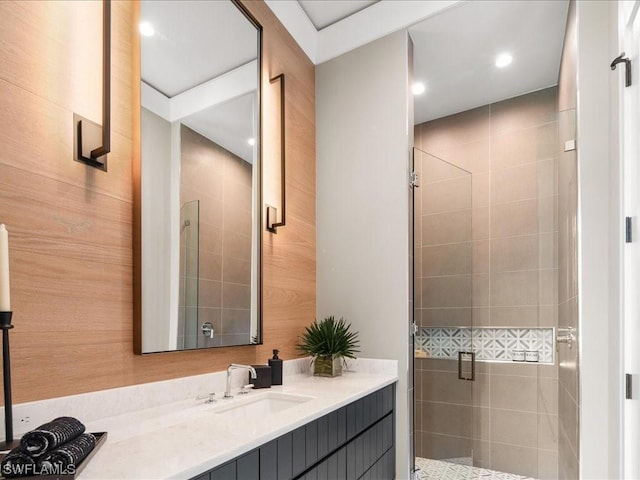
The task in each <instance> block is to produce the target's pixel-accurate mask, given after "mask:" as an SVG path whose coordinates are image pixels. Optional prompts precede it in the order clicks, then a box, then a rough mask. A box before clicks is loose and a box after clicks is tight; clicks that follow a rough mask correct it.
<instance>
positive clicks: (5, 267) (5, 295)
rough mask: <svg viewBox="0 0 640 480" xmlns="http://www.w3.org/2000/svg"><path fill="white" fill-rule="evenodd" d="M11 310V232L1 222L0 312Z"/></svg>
mask: <svg viewBox="0 0 640 480" xmlns="http://www.w3.org/2000/svg"><path fill="white" fill-rule="evenodd" d="M10 311H11V299H10V294H9V233H8V232H7V227H5V226H4V223H1V224H0V312H10Z"/></svg>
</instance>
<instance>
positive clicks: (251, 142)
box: [247, 138, 256, 147]
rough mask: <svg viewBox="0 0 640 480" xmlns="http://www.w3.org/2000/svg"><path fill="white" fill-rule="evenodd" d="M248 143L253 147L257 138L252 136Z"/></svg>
mask: <svg viewBox="0 0 640 480" xmlns="http://www.w3.org/2000/svg"><path fill="white" fill-rule="evenodd" d="M247 143H248V144H249V145H251V146H252V147H253V146H254V145H255V144H256V139H255V138H250V139H249V140H247Z"/></svg>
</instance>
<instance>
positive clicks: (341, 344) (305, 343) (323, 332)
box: [296, 315, 360, 358]
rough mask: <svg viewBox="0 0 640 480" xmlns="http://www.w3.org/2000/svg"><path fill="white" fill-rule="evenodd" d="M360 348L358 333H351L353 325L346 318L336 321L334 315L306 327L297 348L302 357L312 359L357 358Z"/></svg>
mask: <svg viewBox="0 0 640 480" xmlns="http://www.w3.org/2000/svg"><path fill="white" fill-rule="evenodd" d="M358 346H359V345H358V333H357V332H352V331H351V324H349V323H347V322H346V321H345V320H344V318H341V319H340V320H337V321H336V319H335V318H334V317H333V315H332V316H330V317H326V318H325V319H324V320H321V321H317V320H316V321H314V322H313V323H312V324H311V325H309V326H308V327H306V329H305V332H304V334H303V335H302V336H301V337H300V338H299V342H298V344H297V345H296V348H297V349H298V350H299V351H300V353H301V355H306V356H311V357H319V356H331V357H333V358H335V357H345V358H356V357H355V353H357V352H359V351H360V350H358Z"/></svg>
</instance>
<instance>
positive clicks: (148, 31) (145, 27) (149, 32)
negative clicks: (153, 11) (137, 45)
mask: <svg viewBox="0 0 640 480" xmlns="http://www.w3.org/2000/svg"><path fill="white" fill-rule="evenodd" d="M138 28H139V29H140V35H143V36H145V37H151V36H153V34H154V33H156V31H155V29H154V28H153V25H151V24H150V23H149V22H140V25H138Z"/></svg>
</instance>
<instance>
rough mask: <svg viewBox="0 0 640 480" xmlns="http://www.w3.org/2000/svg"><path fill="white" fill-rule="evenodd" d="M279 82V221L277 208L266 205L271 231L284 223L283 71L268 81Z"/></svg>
mask: <svg viewBox="0 0 640 480" xmlns="http://www.w3.org/2000/svg"><path fill="white" fill-rule="evenodd" d="M276 82H279V83H280V181H281V184H280V221H279V222H278V221H277V217H278V209H277V208H276V207H274V206H271V205H267V206H266V207H267V230H268V231H269V232H271V233H278V230H277V228H278V227H284V226H285V225H286V219H285V211H286V202H287V198H286V185H285V167H286V158H285V120H284V118H285V115H284V73H281V74H280V75H276V76H275V77H273V78H272V79H270V80H269V83H271V84H274V83H276Z"/></svg>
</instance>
